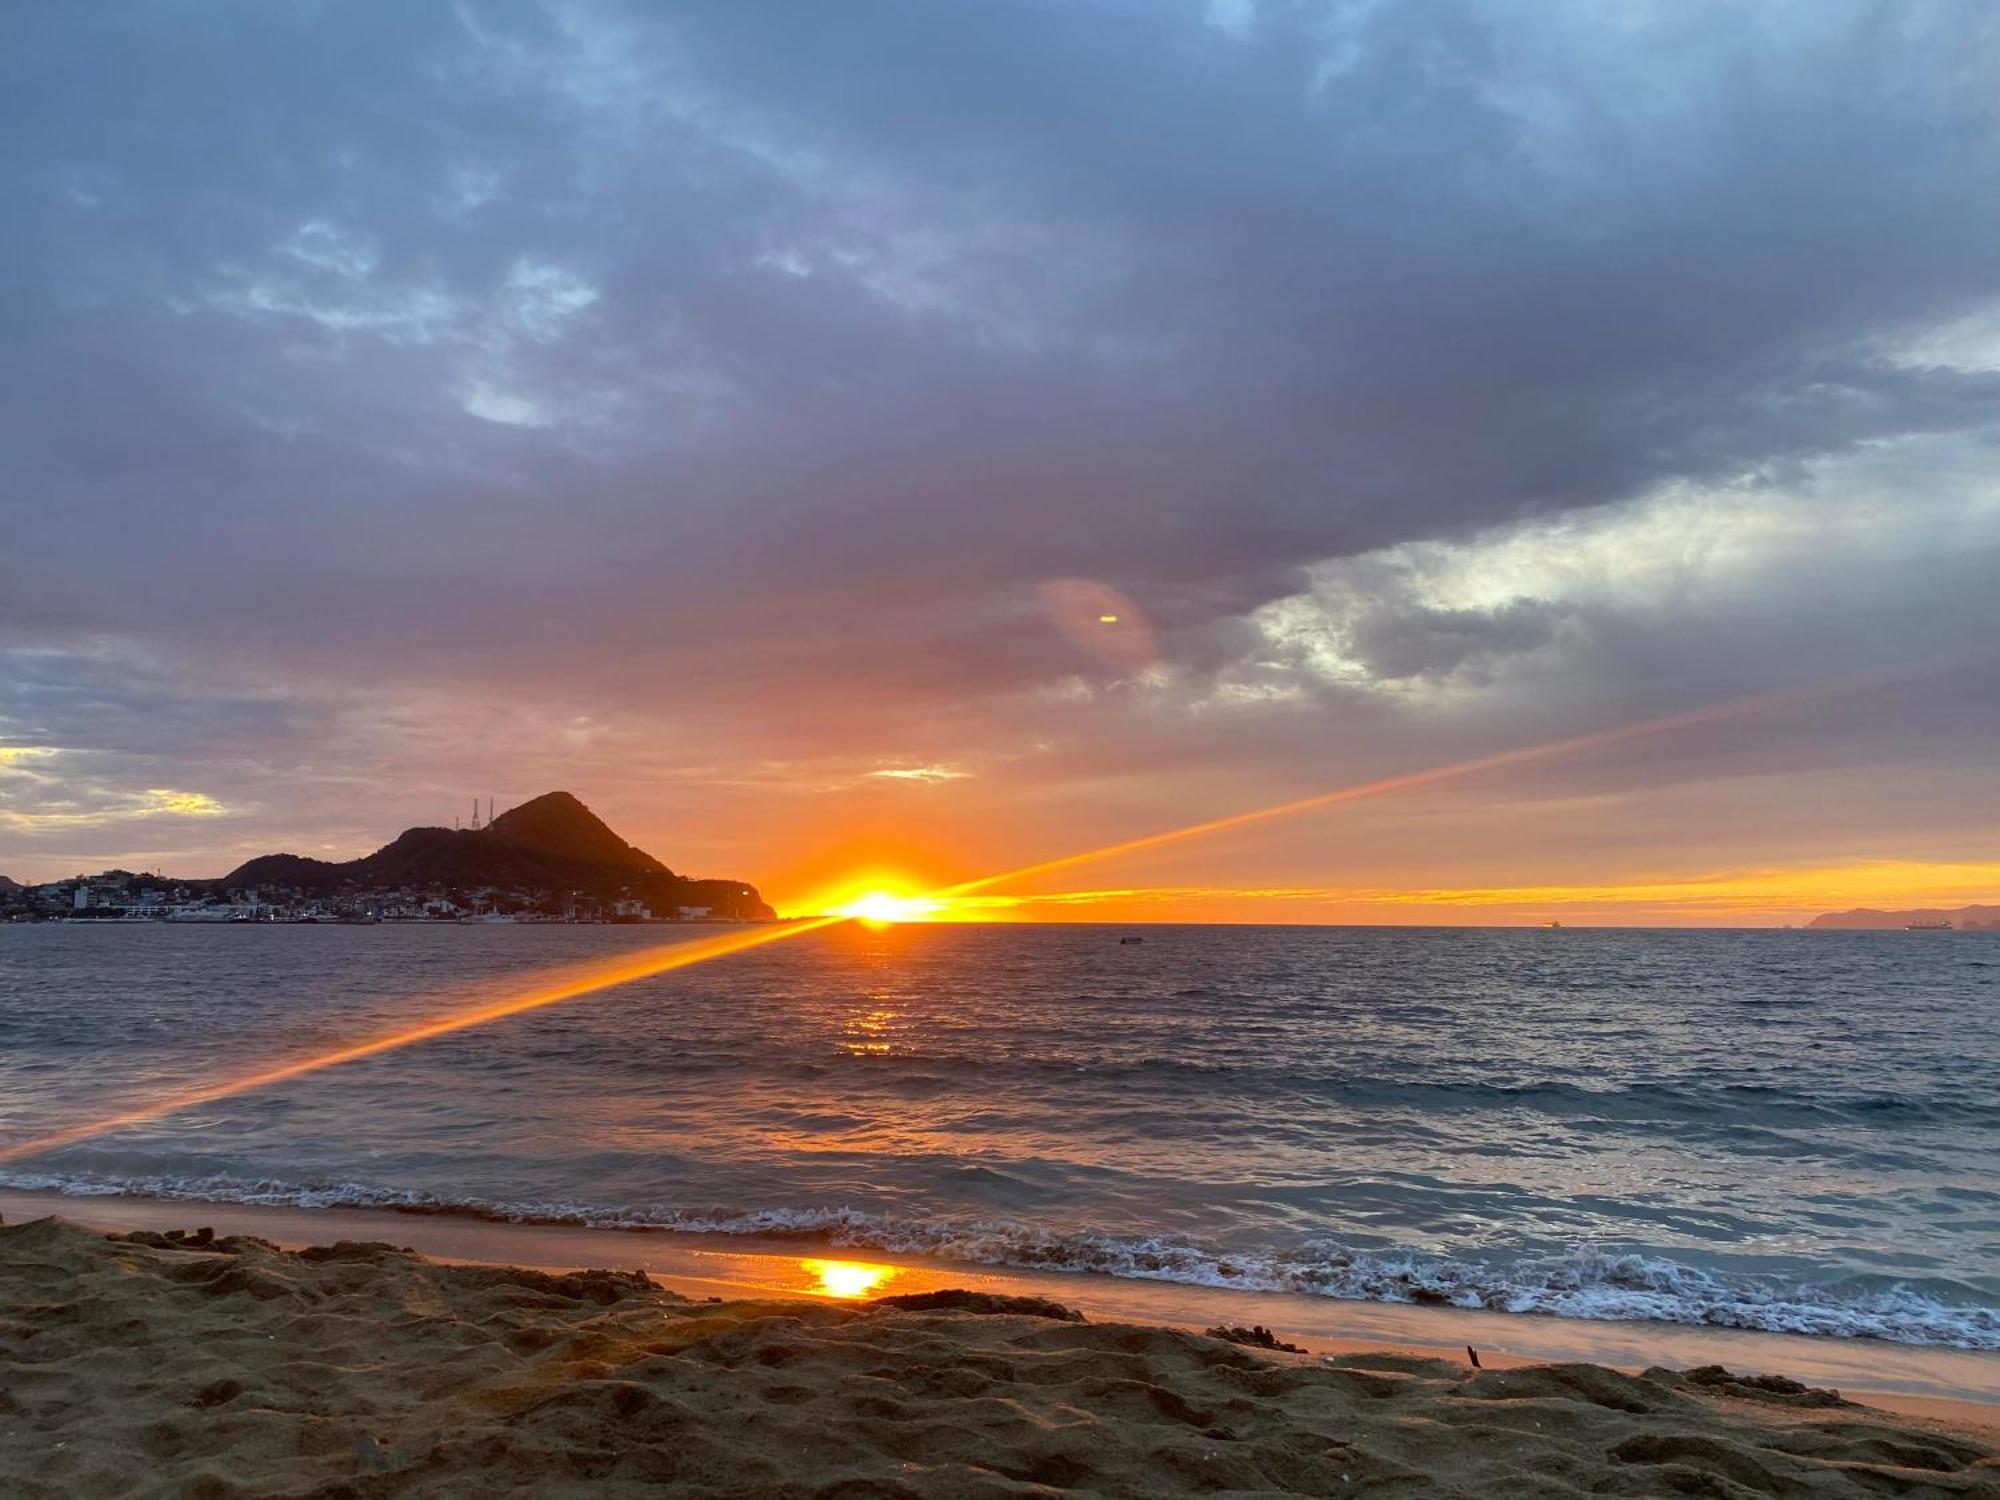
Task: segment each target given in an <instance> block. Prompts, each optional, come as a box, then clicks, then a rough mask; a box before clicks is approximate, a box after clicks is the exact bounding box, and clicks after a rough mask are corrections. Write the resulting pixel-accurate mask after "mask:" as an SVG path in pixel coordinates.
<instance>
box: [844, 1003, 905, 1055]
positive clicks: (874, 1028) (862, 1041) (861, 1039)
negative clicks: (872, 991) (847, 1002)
mask: <svg viewBox="0 0 2000 1500" xmlns="http://www.w3.org/2000/svg"><path fill="white" fill-rule="evenodd" d="M895 1022H896V1013H895V1012H894V1011H893V1010H886V1009H878V1010H870V1011H865V1012H862V1013H860V1014H858V1015H852V1016H849V1017H848V1018H847V1027H846V1034H845V1035H843V1036H842V1037H841V1039H840V1050H841V1051H843V1052H845V1053H846V1054H847V1055H848V1056H849V1057H887V1056H888V1055H889V1050H890V1042H889V1032H890V1031H891V1029H892V1028H893V1027H894V1025H895Z"/></svg>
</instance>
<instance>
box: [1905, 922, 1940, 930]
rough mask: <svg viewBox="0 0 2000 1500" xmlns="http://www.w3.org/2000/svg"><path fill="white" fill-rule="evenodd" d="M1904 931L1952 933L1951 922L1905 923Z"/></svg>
mask: <svg viewBox="0 0 2000 1500" xmlns="http://www.w3.org/2000/svg"><path fill="white" fill-rule="evenodd" d="M1903 931H1905V932H1950V931H1951V923H1949V922H1905V923H1904V924H1903Z"/></svg>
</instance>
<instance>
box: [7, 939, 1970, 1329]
mask: <svg viewBox="0 0 2000 1500" xmlns="http://www.w3.org/2000/svg"><path fill="white" fill-rule="evenodd" d="M708 931H712V930H704V929H693V930H689V931H687V932H685V933H683V932H681V931H678V930H676V929H664V928H659V927H650V928H635V927H568V926H525V925H524V926H513V927H509V926H462V927H461V926H449V925H420V926H395V925H385V926H380V927H330V926H320V927H311V926H305V927H299V926H289V927H288V926H162V925H152V924H143V925H142V924H114V923H108V922H107V923H99V924H80V923H79V924H59V925H42V926H14V927H0V1147H4V1145H5V1144H6V1143H7V1142H9V1141H15V1140H20V1139H22V1138H25V1137H27V1136H30V1135H38V1134H41V1133H43V1132H46V1131H50V1130H54V1129H58V1128H61V1127H63V1126H66V1125H70V1124H74V1123H78V1122H81V1121H85V1120H89V1119H94V1118H98V1117H101V1116H105V1115H109V1114H113V1113H116V1112H118V1111H121V1110H125V1109H130V1108H132V1107H134V1106H135V1105H140V1104H143V1103H145V1102H146V1101H147V1100H149V1099H151V1098H154V1097H157V1096H159V1095H161V1094H165V1093H169V1092H172V1091H175V1090H180V1089H185V1088H189V1087H192V1086H195V1085H198V1084H200V1083H202V1082H204V1081H206V1080H208V1079H211V1078H215V1077H219V1076H228V1075H232V1074H235V1073H238V1072H242V1071H245V1070H248V1069H251V1068H254V1067H257V1066H260V1065H263V1064H266V1063H270V1062H281V1061H284V1060H286V1059H288V1058H291V1057H294V1056H298V1055H302V1054H305V1053H308V1052H312V1051H316V1050H321V1049H326V1048H330V1047H333V1046H337V1045H340V1044H341V1043H343V1042H348V1041H352V1040H355V1039H358V1038H364V1037H368V1036H372V1035H375V1034H377V1033H379V1032H382V1031H384V1030H386V1029H390V1028H393V1027H395V1026H398V1025H401V1024H405V1023H407V1022H409V1021H412V1020H414V1019H420V1018H422V1017H425V1016H427V1015H430V1014H432V1013H434V1012H435V1011H436V1010H437V1009H438V1007H439V1005H440V1000H439V998H438V997H439V996H441V995H444V994H448V993H450V994H457V993H462V992H463V991H464V990H465V989H466V987H468V986H471V987H473V988H475V989H476V988H477V987H478V986H480V985H482V984H506V983H513V982H518V981H519V979H520V978H521V977H522V976H523V975H524V974H526V973H527V972H529V971H531V970H533V969H535V968H537V967H540V966H545V965H552V964H567V963H575V962H577V961H580V960H588V959H593V958H599V957H608V956H612V955H616V954H619V953H624V952H629V951H632V950H636V949H639V948H643V947H647V946H649V945H654V944H658V943H662V942H670V941H675V940H677V939H682V938H686V939H695V938H699V937H701V936H704V935H707V932H708ZM1133 936H1137V937H1142V938H1143V939H1144V941H1143V942H1141V943H1137V944H1131V943H1124V942H1121V941H1120V939H1121V938H1124V937H1133ZM1996 1020H2000V934H1994V935H1987V934H1973V933H1839V932H1771V931H1763V932H1642V931H1615V930H1587V929H1564V930H1560V931H1545V930H1492V929H1488V930H1467V929H1442V928H1421V929H1410V928H1403V929H1382V928H1304V927H1192V926H1190V927H1175V926H1149V927H1145V928H1120V927H1105V926H997V925H996V926H948V925H938V926H922V925H910V926H901V927H889V928H884V929H880V930H870V929H865V928H860V927H845V928H839V929H833V930H828V931H819V932H813V933H810V934H803V935H800V936H798V937H795V938H793V939H791V940H789V941H785V942H780V943H775V944H772V945H771V946H768V947H765V948H760V949H758V950H755V951H753V952H748V953H743V954H739V955H736V956H733V957H729V958H724V959H722V960H719V961H717V962H713V963H709V964H704V965H702V966H699V967H695V968H689V969H683V970H679V971H676V972H672V973H667V974H663V975H659V976H656V977H653V978H651V979H646V980H641V981H637V982H634V983H631V984H628V985H625V986H623V987H621V988H617V989H612V990H607V991H603V992H601V993H598V994H594V995H590V996H587V997H584V998H580V999H577V1000H573V1001H569V1002H566V1003H564V1004H561V1005H558V1006H554V1007H551V1008H548V1009H544V1010H540V1011H536V1012H534V1013H531V1014H525V1015H520V1016H515V1017H512V1018H509V1019H506V1020H502V1021H498V1022H495V1023H492V1024H490V1025H486V1026H482V1027H480V1028H478V1029H476V1030H471V1031H465V1032H460V1033H457V1034H454V1035H450V1036H446V1037H442V1038H439V1039H436V1040H433V1041H430V1042H426V1043H423V1044H421V1045H417V1046H412V1047H408V1048H404V1049H402V1050H399V1051H395V1052H392V1053H386V1054H383V1055H380V1056H377V1057H372V1058H369V1059H366V1060H363V1061H359V1062H355V1063H350V1064H346V1065H342V1066H340V1067H337V1068H333V1069H329V1070H327V1071H325V1072H323V1073H319V1074H316V1075H313V1076H310V1077H305V1078H299V1079H294V1080H292V1081H290V1082H287V1083H283V1084H280V1085H277V1086H274V1087H271V1088H267V1089H263V1090H259V1091H255V1092H251V1093H246V1094H242V1095H238V1096H236V1097H232V1098H228V1099H223V1100H218V1101H215V1102H213V1103H210V1104H206V1105H202V1106H199V1107H196V1108H192V1109H189V1110H186V1111H184V1112H182V1113H180V1114H176V1115H173V1116H171V1117H168V1118H165V1119H161V1120H157V1121H153V1122H149V1123H144V1124H138V1125H131V1126H127V1127H124V1128H121V1129H119V1130H116V1131H114V1132H112V1133H109V1134H106V1135H102V1136H99V1137H96V1138H94V1139H91V1140H87V1141H82V1142H79V1143H76V1144H73V1145H70V1146H68V1147H65V1148H62V1149H59V1150H54V1151H50V1152H47V1153H45V1154H42V1155H39V1156H35V1157H31V1158H22V1159H17V1160H13V1161H10V1162H0V1187H13V1188H27V1189H40V1190H48V1189H54V1190H59V1191H62V1192H66V1193H75V1194H103V1193H138V1194H147V1195H154V1196H161V1197H169V1198H182V1199H187V1200H191V1201H195V1202H200V1201H215V1202H246V1203H282V1204H290V1205H299V1206H307V1207H314V1206H330V1205H350V1206H367V1207H412V1208H422V1209H428V1210H433V1211H440V1212H456V1213H466V1214H477V1215H488V1216H499V1217H503V1218H510V1219H522V1220H528V1221H541V1222H558V1223H565V1224H581V1225H593V1226H619V1227H631V1226H653V1227H658V1228H662V1229H667V1230H681V1231H689V1232H702V1233H721V1234H744V1235H758V1236H766V1237H768V1236H774V1235H775V1236H780V1237H784V1238H787V1239H793V1240H797V1241H800V1242H802V1243H809V1244H812V1245H824V1246H828V1247H839V1248H840V1249H842V1250H848V1251H853V1252H855V1253H865V1252H866V1251H868V1250H871V1249H873V1250H880V1251H888V1252H896V1253H920V1254H924V1255H929V1256H934V1257H938V1258H940V1259H943V1260H946V1261H958V1262H965V1263H973V1264H979V1265H991V1266H1013V1267H1026V1268H1033V1269H1037V1270H1073V1271H1091V1272H1100V1273H1105V1274H1109V1275H1113V1276H1125V1277H1143V1278H1151V1279H1156V1280H1162V1281H1174V1282H1185V1283H1191V1284H1199V1285H1209V1286H1228V1287H1241V1288H1246V1289H1256V1290H1267V1291H1292V1292H1303V1293H1308V1294H1314V1295H1319V1296H1326V1297H1340V1298H1359V1299H1367V1300H1374V1301H1386V1302H1412V1301H1414V1302H1426V1303H1430V1302H1435V1303H1447V1304H1452V1305H1458V1306H1464V1307H1482V1308H1490V1309H1497V1310H1502V1311H1512V1312H1539V1313H1552V1314H1557V1315H1560V1316H1566V1317H1575V1318H1596V1319H1644V1318H1652V1319H1665V1320H1669V1321H1672V1322H1677V1323H1686V1324H1706V1325H1713V1326H1722V1327H1730V1328H1747V1329H1761V1330H1768V1331H1782V1332H1793V1333H1806V1334H1818V1335H1826V1336H1835V1337H1873V1338H1881V1339H1890V1340H1896V1341H1899V1342H1903V1343H1910V1344H1931V1345H1946V1346H1955V1347H1959V1348H1968V1349H2000V1025H1996Z"/></svg>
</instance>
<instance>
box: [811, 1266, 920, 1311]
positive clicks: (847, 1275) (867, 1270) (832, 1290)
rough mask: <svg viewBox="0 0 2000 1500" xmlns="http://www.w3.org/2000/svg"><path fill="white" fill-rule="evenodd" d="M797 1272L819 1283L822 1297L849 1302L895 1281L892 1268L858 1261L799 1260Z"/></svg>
mask: <svg viewBox="0 0 2000 1500" xmlns="http://www.w3.org/2000/svg"><path fill="white" fill-rule="evenodd" d="M799 1269H800V1270H802V1271H804V1272H806V1274H807V1275H809V1276H811V1277H813V1279H814V1280H816V1281H817V1282H818V1283H819V1286H818V1288H817V1290H818V1291H819V1293H820V1294H821V1295H822V1296H826V1297H838V1298H841V1299H843V1300H849V1301H851V1300H853V1299H854V1298H856V1297H865V1296H867V1295H868V1294H869V1293H870V1292H872V1291H874V1290H875V1288H877V1287H878V1286H881V1285H883V1284H884V1283H885V1282H888V1281H892V1280H894V1279H895V1275H896V1267H894V1266H884V1265H878V1264H876V1263H874V1262H873V1261H862V1260H802V1261H800V1262H799Z"/></svg>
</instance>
